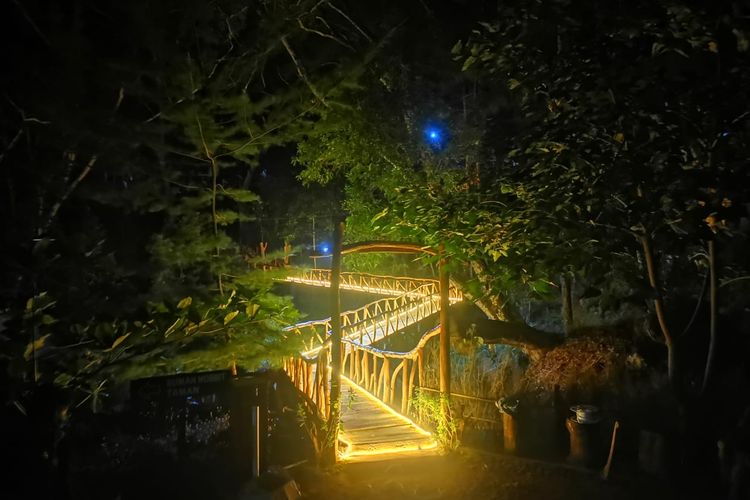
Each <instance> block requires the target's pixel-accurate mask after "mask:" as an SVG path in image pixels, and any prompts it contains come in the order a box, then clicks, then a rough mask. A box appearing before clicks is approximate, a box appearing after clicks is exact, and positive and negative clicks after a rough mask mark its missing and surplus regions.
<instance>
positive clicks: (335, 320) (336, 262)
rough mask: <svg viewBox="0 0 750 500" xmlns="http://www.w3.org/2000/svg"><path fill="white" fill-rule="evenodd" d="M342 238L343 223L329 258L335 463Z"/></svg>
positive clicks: (330, 440) (331, 450) (331, 419)
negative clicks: (331, 255) (331, 256)
mask: <svg viewBox="0 0 750 500" xmlns="http://www.w3.org/2000/svg"><path fill="white" fill-rule="evenodd" d="M343 240H344V223H343V222H339V223H338V224H337V225H336V227H335V228H334V230H333V258H332V259H331V394H330V399H329V401H330V416H329V418H328V429H329V438H328V442H327V446H328V448H329V450H327V454H328V456H327V457H326V461H328V462H329V463H331V464H333V463H336V458H337V456H338V442H339V439H338V435H339V422H340V421H341V362H342V357H341V298H340V296H339V286H340V285H341V246H342V243H343ZM330 454H332V456H331V455H330Z"/></svg>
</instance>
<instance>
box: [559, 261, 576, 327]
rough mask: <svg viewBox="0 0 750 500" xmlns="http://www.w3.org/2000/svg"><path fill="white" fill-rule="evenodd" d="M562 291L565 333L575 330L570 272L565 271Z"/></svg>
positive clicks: (561, 285)
mask: <svg viewBox="0 0 750 500" xmlns="http://www.w3.org/2000/svg"><path fill="white" fill-rule="evenodd" d="M560 292H561V294H562V318H563V327H564V329H565V335H570V332H571V331H573V328H574V323H573V290H572V286H571V279H570V275H569V274H568V273H564V274H563V275H562V278H561V280H560Z"/></svg>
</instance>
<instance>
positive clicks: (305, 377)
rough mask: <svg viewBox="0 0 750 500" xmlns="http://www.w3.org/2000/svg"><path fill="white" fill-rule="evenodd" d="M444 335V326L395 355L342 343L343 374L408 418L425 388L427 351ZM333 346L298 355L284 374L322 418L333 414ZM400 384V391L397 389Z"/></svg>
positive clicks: (363, 346) (343, 341)
mask: <svg viewBox="0 0 750 500" xmlns="http://www.w3.org/2000/svg"><path fill="white" fill-rule="evenodd" d="M439 334H440V327H435V328H433V329H432V330H430V331H428V332H427V333H425V334H424V335H423V336H422V338H421V339H420V340H419V342H418V343H417V345H416V346H415V347H414V349H412V350H410V351H408V352H395V351H388V350H384V349H378V348H376V347H373V346H370V345H363V344H360V343H358V342H357V341H355V340H351V339H344V340H342V344H343V345H342V351H341V355H342V358H343V359H342V363H341V372H342V375H344V376H345V377H347V378H348V379H349V380H351V381H352V382H353V383H355V384H357V385H358V386H360V387H362V388H363V389H365V390H366V391H368V392H369V393H370V394H372V395H373V396H375V397H376V398H378V399H379V400H380V401H382V402H383V403H385V404H387V405H389V406H391V407H395V408H396V409H397V410H400V412H401V414H402V415H405V416H406V415H408V414H409V412H410V410H411V403H412V399H413V395H414V388H415V387H417V386H418V387H422V386H423V385H424V348H425V346H426V345H427V342H428V341H429V340H430V339H431V338H433V337H435V336H437V335H439ZM330 355H331V349H330V343H325V344H323V346H322V347H321V348H320V349H319V350H318V351H317V352H316V353H315V354H314V355H312V356H303V355H301V356H297V357H293V358H287V359H286V360H285V361H284V371H286V373H287V374H288V375H289V378H290V379H291V381H292V383H293V384H294V385H295V387H297V389H298V390H299V391H300V392H302V393H304V394H305V395H306V396H307V397H308V398H309V400H310V401H312V402H313V403H314V404H315V406H316V408H317V410H318V412H319V413H320V415H321V416H322V417H324V418H327V417H328V416H329V415H330V377H331V370H330V361H331V357H330ZM399 382H400V385H401V387H400V390H399V391H397V390H396V388H397V386H398V385H399Z"/></svg>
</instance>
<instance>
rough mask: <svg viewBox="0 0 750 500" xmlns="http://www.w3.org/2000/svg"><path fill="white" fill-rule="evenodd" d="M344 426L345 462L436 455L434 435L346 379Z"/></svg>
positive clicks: (343, 387)
mask: <svg viewBox="0 0 750 500" xmlns="http://www.w3.org/2000/svg"><path fill="white" fill-rule="evenodd" d="M341 395H342V398H341V423H342V431H341V433H340V434H339V439H340V440H341V441H342V442H343V443H344V446H342V447H341V450H340V451H341V452H342V457H341V458H342V459H343V460H346V461H365V460H368V459H372V458H390V457H391V456H403V454H408V455H410V456H413V455H428V454H433V453H435V452H436V448H437V443H436V441H435V439H434V438H433V437H432V435H431V434H430V433H429V432H427V431H425V430H423V429H421V428H420V427H418V426H417V425H416V424H415V423H414V422H412V421H411V420H409V419H408V418H406V417H403V416H401V415H400V414H398V413H397V412H396V411H394V410H392V409H391V408H390V407H389V406H387V405H385V404H384V403H382V402H381V401H379V400H378V399H376V398H375V397H374V396H372V395H370V394H369V393H368V392H367V391H365V390H364V389H362V388H361V387H359V386H357V385H355V384H354V383H353V382H352V381H351V380H349V379H348V378H346V377H342V379H341Z"/></svg>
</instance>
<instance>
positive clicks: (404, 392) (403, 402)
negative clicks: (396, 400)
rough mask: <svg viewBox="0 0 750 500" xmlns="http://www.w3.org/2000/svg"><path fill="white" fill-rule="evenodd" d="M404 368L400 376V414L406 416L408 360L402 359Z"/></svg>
mask: <svg viewBox="0 0 750 500" xmlns="http://www.w3.org/2000/svg"><path fill="white" fill-rule="evenodd" d="M403 363H404V368H403V370H402V371H403V373H402V374H401V414H403V415H406V408H407V405H408V400H409V358H404V361H403Z"/></svg>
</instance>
